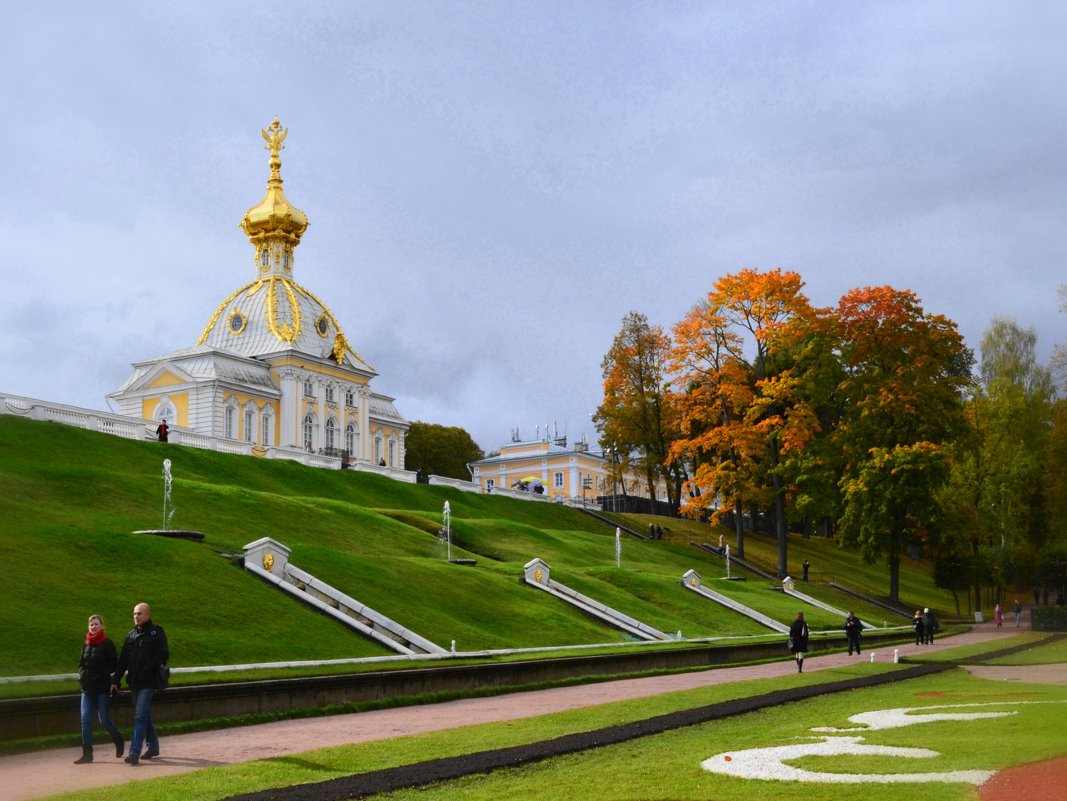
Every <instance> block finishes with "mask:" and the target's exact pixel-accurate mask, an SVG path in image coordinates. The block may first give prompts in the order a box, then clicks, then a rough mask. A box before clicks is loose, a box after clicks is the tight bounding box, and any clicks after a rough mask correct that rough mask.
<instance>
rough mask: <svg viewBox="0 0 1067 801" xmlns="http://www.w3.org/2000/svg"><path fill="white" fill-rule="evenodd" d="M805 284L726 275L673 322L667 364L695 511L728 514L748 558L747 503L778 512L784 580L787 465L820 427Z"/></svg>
mask: <svg viewBox="0 0 1067 801" xmlns="http://www.w3.org/2000/svg"><path fill="white" fill-rule="evenodd" d="M802 287H803V281H802V280H801V279H800V276H799V275H798V274H796V273H793V272H786V271H783V270H773V271H768V272H759V271H756V270H751V269H746V270H742V271H741V272H740V273H736V274H733V275H727V276H724V277H723V278H721V279H719V281H717V282H716V283H715V286H714V287H713V288H712V290H711V291H710V292H709V293H708V296H707V297H706V299H705V300H704V302H703V303H701V304H700V305H698V306H697V307H696V308H694V309H693V310H691V311H690V312H689V314H687V315H686V317H685V318H683V319H682V320H681V321H680V322H679V323H678V324H677V325H676V326H675V330H674V342H675V344H674V348H673V350H672V360H671V364H672V369H673V370H674V371H676V372H677V381H678V386H679V390H680V393H679V396H678V399H679V409H680V426H681V431H682V436H681V437H680V438H679V439H678V440H677V441H676V442H675V443H674V447H673V449H672V451H671V453H672V456H674V457H675V458H685V457H689V458H691V459H692V460H693V461H694V463H695V464H696V470H695V472H694V473H693V475H692V477H691V478H690V480H689V482H687V484H686V487H687V489H689V490H690V492H691V494H692V495H693V496H694V499H693V501H692V502H691V503H690V504H689V507H690V509H692V510H693V511H696V512H699V511H701V510H703V509H709V508H712V509H714V516H715V519H721V518H722V516H723V515H724V514H725V513H726V510H729V509H732V510H733V511H734V517H735V525H736V526H737V553H738V555H739V556H743V554H744V533H743V529H742V527H741V523H740V518H741V510H742V508H743V505H744V504H746V503H755V504H757V505H761V506H762V507H763V508H766V507H768V506H773V508H774V519H775V531H776V535H777V539H778V572H779V574H780V575H783V576H784V575H785V574H786V573H787V572H788V559H787V556H788V554H787V545H786V531H787V526H786V506H785V504H786V499H787V494H788V491H789V487H788V486H787V482H786V479H785V473H786V471H785V463H786V461H787V459H788V458H790V456H791V455H792V454H795V453H798V452H799V451H800V450H802V449H803V448H804V446H805V445H806V444H807V443H808V442H809V441H810V440H811V439H812V437H813V436H814V434H815V432H816V431H817V429H818V421H817V416H816V414H815V413H814V408H813V406H812V404H811V403H810V400H809V398H808V396H807V394H806V393H807V389H808V384H807V382H806V380H805V379H806V377H805V375H804V370H803V366H802V365H803V360H802V359H801V356H802V354H803V353H804V351H805V348H806V346H807V345H808V344H809V343H810V341H811V340H810V337H811V334H812V332H813V330H814V329H815V321H816V320H817V318H818V315H817V313H816V311H815V310H814V309H813V308H812V306H811V305H810V303H809V302H808V299H807V297H805V295H804V294H803V293H802V291H801V289H802Z"/></svg>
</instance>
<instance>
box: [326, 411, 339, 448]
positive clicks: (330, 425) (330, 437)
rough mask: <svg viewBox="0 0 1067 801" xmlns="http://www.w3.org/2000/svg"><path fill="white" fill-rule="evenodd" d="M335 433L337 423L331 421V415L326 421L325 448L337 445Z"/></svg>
mask: <svg viewBox="0 0 1067 801" xmlns="http://www.w3.org/2000/svg"><path fill="white" fill-rule="evenodd" d="M336 434H337V424H336V423H335V422H334V421H333V418H332V417H331V418H329V419H328V420H327V421H326V447H327V448H336V447H337V440H336Z"/></svg>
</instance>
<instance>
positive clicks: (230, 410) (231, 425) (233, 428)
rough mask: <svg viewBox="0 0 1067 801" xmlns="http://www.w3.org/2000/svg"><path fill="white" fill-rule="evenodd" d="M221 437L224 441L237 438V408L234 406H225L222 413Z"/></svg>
mask: <svg viewBox="0 0 1067 801" xmlns="http://www.w3.org/2000/svg"><path fill="white" fill-rule="evenodd" d="M223 436H225V437H226V439H236V438H237V406H236V405H234V404H227V405H226V411H225V412H224V413H223Z"/></svg>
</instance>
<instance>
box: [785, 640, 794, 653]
mask: <svg viewBox="0 0 1067 801" xmlns="http://www.w3.org/2000/svg"><path fill="white" fill-rule="evenodd" d="M785 647H786V648H788V649H789V650H790V651H792V650H793V638H792V637H790V638H789V641H788V642H787V643H786V645H785Z"/></svg>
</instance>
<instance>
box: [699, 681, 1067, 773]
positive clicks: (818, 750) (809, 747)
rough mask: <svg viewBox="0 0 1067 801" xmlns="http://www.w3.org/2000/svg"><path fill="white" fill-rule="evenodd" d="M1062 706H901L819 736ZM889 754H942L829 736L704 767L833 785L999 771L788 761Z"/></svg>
mask: <svg viewBox="0 0 1067 801" xmlns="http://www.w3.org/2000/svg"><path fill="white" fill-rule="evenodd" d="M1042 703H1062V702H1058V701H1011V702H1002V703H988V704H944V705H938V706H923V707H900V708H897V709H881V710H876V711H873V712H860V713H858V714H856V715H852V716H851V717H849V721H850V722H852V723H857V724H860V725H858V726H856V727H854V728H847V729H839V728H834V727H832V726H816V727H815V728H813V729H812V731H815V732H828V733H833V734H836V733H839V732H841V733H843V732H856V731H881V730H883V729H898V728H901V727H903V726H912V725H914V724H916V723H933V722H938V721H946V720H957V721H964V720H981V719H986V718H1000V717H1007V716H1009V715H1017V714H1018V712H1017V711H1016V710H1014V709H1001V710H1000V711H988V712H978V711H967V712H963V711H961V712H946V711H940V710H957V709H958V710H965V709H975V708H977V707H991V706H992V707H1015V706H1019V705H1022V704H1042ZM841 755H849V756H886V757H903V758H905V759H925V758H929V757H936V756H940V754H939V753H938V752H937V751H932V750H930V749H928V748H900V747H895V746H885V745H868V744H866V743H864V742H863V737H859V736H847V735H845V736H823V737H819V738H815V741H814V742H807V743H798V744H795V745H781V746H771V747H768V748H749V749H746V750H744V751H724V752H723V753H720V754H716V755H715V756H713V757H709V758H708V759H705V760H704V761H703V762H701V763H700V766H701V767H702V768H703V769H704V770H706V771H710V772H711V773H721V774H723V775H726V776H735V777H738V778H742V779H766V780H772V781H797V782H827V783H837V784H862V783H865V782H872V783H877V784H889V783H917V782H950V783H952V782H963V783H966V784H974V785H981V784H984V783H985V782H987V781H988V780H989V779H990V778H991V777H992V776H993V775H994V774H995V773H996V771H994V770H953V771H945V772H940V773H822V772H819V771H814V770H805V769H803V768H797V767H793V766H792V765H787V764H786V762H788V761H791V760H796V759H800V758H801V757H806V756H841Z"/></svg>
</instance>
